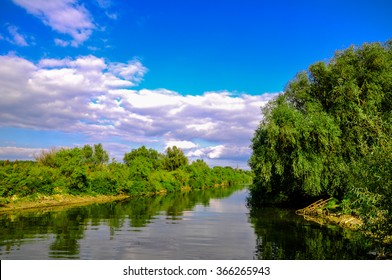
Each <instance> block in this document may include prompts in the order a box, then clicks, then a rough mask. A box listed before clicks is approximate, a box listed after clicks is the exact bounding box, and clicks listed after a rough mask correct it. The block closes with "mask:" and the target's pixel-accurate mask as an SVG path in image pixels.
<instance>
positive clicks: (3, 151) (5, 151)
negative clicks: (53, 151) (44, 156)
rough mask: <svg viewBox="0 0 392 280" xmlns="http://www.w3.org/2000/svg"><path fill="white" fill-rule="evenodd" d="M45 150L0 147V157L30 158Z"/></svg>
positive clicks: (11, 158) (12, 158)
mask: <svg viewBox="0 0 392 280" xmlns="http://www.w3.org/2000/svg"><path fill="white" fill-rule="evenodd" d="M46 150H47V149H41V148H20V147H0V158H5V157H6V158H7V159H10V160H14V159H22V160H32V159H34V157H35V156H36V155H39V154H40V153H41V152H42V151H46Z"/></svg>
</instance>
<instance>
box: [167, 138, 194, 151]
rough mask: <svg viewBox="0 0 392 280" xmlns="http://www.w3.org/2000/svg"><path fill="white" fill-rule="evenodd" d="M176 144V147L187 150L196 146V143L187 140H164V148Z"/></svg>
mask: <svg viewBox="0 0 392 280" xmlns="http://www.w3.org/2000/svg"><path fill="white" fill-rule="evenodd" d="M173 146H176V147H177V148H180V149H183V150H189V149H193V148H197V147H198V145H197V144H195V143H193V142H192V141H187V140H169V141H167V142H166V147H165V149H167V148H169V147H173Z"/></svg>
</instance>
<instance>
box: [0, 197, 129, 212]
mask: <svg viewBox="0 0 392 280" xmlns="http://www.w3.org/2000/svg"><path fill="white" fill-rule="evenodd" d="M127 198H130V196H129V195H124V194H121V195H95V196H92V195H70V194H65V195H64V194H56V195H51V196H46V195H37V196H34V197H23V198H14V199H11V201H10V202H9V203H7V204H0V213H4V212H11V211H19V210H31V209H43V208H53V207H65V206H83V205H89V204H94V203H105V202H111V201H119V200H124V199H127Z"/></svg>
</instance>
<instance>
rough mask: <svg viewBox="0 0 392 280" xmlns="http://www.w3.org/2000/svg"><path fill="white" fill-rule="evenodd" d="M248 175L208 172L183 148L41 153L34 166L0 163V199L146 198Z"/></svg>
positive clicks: (245, 178)
mask: <svg viewBox="0 0 392 280" xmlns="http://www.w3.org/2000/svg"><path fill="white" fill-rule="evenodd" d="M250 181H251V176H250V174H249V171H242V170H236V169H233V168H231V167H213V168H210V167H209V166H208V165H207V164H206V163H205V162H204V161H203V160H196V161H194V162H192V163H191V164H189V161H188V158H187V157H186V156H185V155H184V153H183V151H182V150H181V149H178V148H177V147H169V148H168V149H167V150H166V153H164V154H160V153H158V152H157V151H155V150H153V149H147V148H146V147H144V146H142V147H140V148H138V149H134V150H132V151H131V152H129V153H126V154H125V155H124V163H119V162H116V161H115V160H113V161H112V162H110V163H109V156H108V153H107V152H106V151H105V150H104V149H103V147H102V145H101V144H96V145H94V146H90V145H85V146H84V147H81V148H79V147H75V148H72V149H65V148H62V149H52V150H50V151H43V152H42V153H41V154H40V155H38V156H37V157H36V161H14V162H10V161H0V197H1V199H2V203H7V202H9V201H10V199H11V198H20V197H26V196H32V197H34V196H39V195H54V194H74V195H79V194H88V195H95V194H104V195H118V194H126V195H144V194H152V193H159V192H172V191H178V190H181V189H183V188H190V189H202V188H206V187H214V186H217V185H233V184H237V183H244V182H246V183H249V182H250Z"/></svg>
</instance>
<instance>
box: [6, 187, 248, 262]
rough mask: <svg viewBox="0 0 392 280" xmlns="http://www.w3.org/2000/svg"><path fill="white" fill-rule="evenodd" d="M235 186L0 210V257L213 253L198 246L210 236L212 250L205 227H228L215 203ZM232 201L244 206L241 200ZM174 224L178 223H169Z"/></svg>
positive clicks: (191, 255)
mask: <svg viewBox="0 0 392 280" xmlns="http://www.w3.org/2000/svg"><path fill="white" fill-rule="evenodd" d="M240 188H243V187H237V188H236V187H233V188H230V189H227V188H216V189H209V190H205V191H194V192H183V193H171V194H168V195H165V196H154V197H139V198H134V199H130V200H127V201H121V202H112V203H106V204H99V205H90V206H83V207H74V208H69V209H67V210H61V211H42V210H40V211H37V212H19V213H12V214H2V215H1V216H0V228H1V231H0V259H50V258H67V259H68V258H71V259H72V258H81V259H133V258H135V259H154V258H162V259H164V258H167V259H171V258H210V256H211V258H213V256H216V254H210V255H209V256H205V254H204V253H203V252H199V251H200V248H198V246H199V247H200V246H201V245H206V244H208V242H207V243H206V242H205V241H206V239H208V238H210V241H211V242H210V243H211V244H210V245H211V248H215V249H216V247H215V246H213V245H214V244H212V243H213V241H212V240H213V239H214V238H215V237H216V236H217V235H218V234H217V233H211V232H210V233H208V232H206V231H213V228H214V227H211V224H212V225H214V224H215V225H216V226H217V227H218V229H219V230H222V229H224V228H225V226H224V224H223V222H224V223H226V224H227V226H230V222H229V220H230V218H229V216H228V214H229V213H230V211H227V217H226V218H223V219H222V220H221V218H222V217H218V216H217V215H216V211H217V210H218V209H216V207H218V205H219V204H220V201H222V199H223V198H225V197H229V196H230V195H232V194H233V193H234V192H236V191H237V190H238V189H240ZM241 199H242V198H241ZM229 201H230V200H228V201H227V203H229ZM236 204H241V205H243V204H244V201H241V202H236ZM214 207H215V209H214ZM218 208H219V207H218ZM242 208H243V209H242V211H240V213H238V214H239V215H243V216H244V221H242V222H243V223H246V216H245V215H244V212H245V211H246V208H245V207H244V206H242ZM214 220H215V221H214ZM222 221H223V222H222ZM180 222H181V224H180ZM176 224H180V226H179V227H178V228H174V226H175V225H176ZM236 226H238V227H239V228H241V227H240V226H239V225H237V224H236ZM215 228H216V227H215ZM248 231H249V233H251V234H253V233H252V231H251V230H250V229H249V230H248ZM237 232H238V231H237ZM209 234H210V235H211V234H212V235H215V237H214V236H212V237H211V236H209ZM219 234H220V233H219ZM218 237H219V236H217V238H218ZM221 240H222V241H224V240H225V238H223V237H222V238H221ZM230 242H232V241H230ZM218 243H219V242H218ZM183 245H184V246H189V248H188V250H183V248H182V247H183ZM192 251H193V252H192ZM207 251H208V250H207ZM165 252H166V253H165ZM197 254H199V255H198V256H196V255H197ZM243 257H245V256H244V255H241V257H239V258H243ZM227 258H229V259H230V255H229V256H227ZM234 258H237V257H235V256H234Z"/></svg>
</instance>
